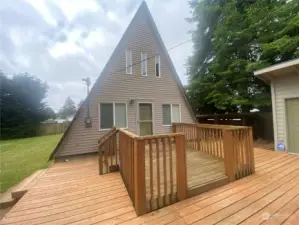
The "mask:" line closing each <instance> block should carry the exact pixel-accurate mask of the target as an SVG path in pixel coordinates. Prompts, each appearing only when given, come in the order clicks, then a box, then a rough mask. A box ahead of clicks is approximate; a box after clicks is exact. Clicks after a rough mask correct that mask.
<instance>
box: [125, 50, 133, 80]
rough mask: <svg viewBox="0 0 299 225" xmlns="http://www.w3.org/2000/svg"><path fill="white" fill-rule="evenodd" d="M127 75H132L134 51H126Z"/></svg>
mask: <svg viewBox="0 0 299 225" xmlns="http://www.w3.org/2000/svg"><path fill="white" fill-rule="evenodd" d="M126 73H127V74H132V50H131V49H126Z"/></svg>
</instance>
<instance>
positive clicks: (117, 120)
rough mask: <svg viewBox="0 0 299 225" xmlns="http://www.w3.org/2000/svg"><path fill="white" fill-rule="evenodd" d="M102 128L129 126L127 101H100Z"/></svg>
mask: <svg viewBox="0 0 299 225" xmlns="http://www.w3.org/2000/svg"><path fill="white" fill-rule="evenodd" d="M99 107H100V108H99V113H100V116H99V118H100V130H105V129H110V128H112V127H118V128H126V127H127V104H126V103H100V104H99Z"/></svg>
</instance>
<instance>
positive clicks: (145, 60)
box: [141, 52, 147, 77]
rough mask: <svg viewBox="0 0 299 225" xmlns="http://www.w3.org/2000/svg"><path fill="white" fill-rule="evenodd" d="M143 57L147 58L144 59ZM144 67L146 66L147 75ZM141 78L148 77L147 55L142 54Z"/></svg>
mask: <svg viewBox="0 0 299 225" xmlns="http://www.w3.org/2000/svg"><path fill="white" fill-rule="evenodd" d="M142 56H145V57H144V58H143V57H142ZM143 65H144V66H145V72H146V73H145V74H143ZM141 76H143V77H147V53H144V52H141Z"/></svg>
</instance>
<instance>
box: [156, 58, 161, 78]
mask: <svg viewBox="0 0 299 225" xmlns="http://www.w3.org/2000/svg"><path fill="white" fill-rule="evenodd" d="M155 74H156V77H161V64H160V56H159V55H156V56H155Z"/></svg>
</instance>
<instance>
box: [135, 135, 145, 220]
mask: <svg viewBox="0 0 299 225" xmlns="http://www.w3.org/2000/svg"><path fill="white" fill-rule="evenodd" d="M136 142H137V143H136ZM145 189H146V187H145V140H136V139H135V140H134V201H135V202H134V206H135V210H136V214H137V215H138V216H140V215H143V214H145V213H147V209H146V193H145Z"/></svg>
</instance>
